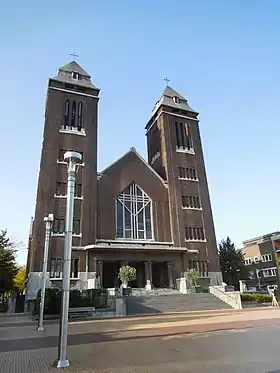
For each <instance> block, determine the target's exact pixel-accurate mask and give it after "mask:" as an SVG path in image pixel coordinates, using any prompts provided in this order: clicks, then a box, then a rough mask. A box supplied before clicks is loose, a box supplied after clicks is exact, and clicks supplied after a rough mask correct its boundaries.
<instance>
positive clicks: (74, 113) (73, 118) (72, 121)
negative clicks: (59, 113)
mask: <svg viewBox="0 0 280 373" xmlns="http://www.w3.org/2000/svg"><path fill="white" fill-rule="evenodd" d="M71 127H73V128H74V127H76V101H75V100H74V101H73V102H72V116H71Z"/></svg>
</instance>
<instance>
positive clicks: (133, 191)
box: [116, 183, 152, 240]
mask: <svg viewBox="0 0 280 373" xmlns="http://www.w3.org/2000/svg"><path fill="white" fill-rule="evenodd" d="M151 205H152V201H151V199H150V198H149V197H148V196H147V194H146V193H145V192H144V191H143V190H142V189H141V188H140V187H139V186H138V185H136V184H135V183H132V184H130V185H129V186H127V187H126V188H125V189H124V190H123V191H122V192H121V194H120V195H119V196H118V198H117V201H116V236H117V238H124V239H134V240H151V239H152V220H151Z"/></svg>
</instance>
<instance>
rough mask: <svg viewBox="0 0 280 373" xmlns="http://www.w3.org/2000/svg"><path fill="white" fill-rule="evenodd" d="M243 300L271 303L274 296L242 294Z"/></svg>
mask: <svg viewBox="0 0 280 373" xmlns="http://www.w3.org/2000/svg"><path fill="white" fill-rule="evenodd" d="M241 301H242V302H256V303H269V302H272V296H271V295H269V294H250V293H243V294H241Z"/></svg>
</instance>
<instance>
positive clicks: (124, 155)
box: [99, 147, 166, 185]
mask: <svg viewBox="0 0 280 373" xmlns="http://www.w3.org/2000/svg"><path fill="white" fill-rule="evenodd" d="M130 153H134V154H136V156H137V157H138V158H139V159H140V160H141V162H143V163H144V164H145V166H147V167H148V168H149V169H150V171H152V172H153V173H154V174H155V176H157V177H158V178H159V179H160V181H161V182H162V183H163V184H164V185H166V181H165V180H163V178H162V177H161V176H160V175H159V174H158V173H157V172H156V171H155V170H154V169H153V167H152V166H151V165H150V164H149V163H148V162H147V161H145V159H144V158H143V157H141V155H140V154H139V153H138V152H137V151H136V149H135V148H134V147H132V148H130V149H129V151H128V152H126V153H125V154H123V155H122V156H121V157H120V158H118V159H117V160H116V161H115V162H113V163H111V164H110V165H109V166H108V167H106V168H105V169H104V170H103V171H101V172H99V175H100V177H102V175H103V174H105V173H106V172H107V171H109V170H110V169H111V168H112V167H113V166H114V165H116V164H117V163H119V162H120V161H121V160H122V159H123V158H125V157H126V156H127V155H128V154H130Z"/></svg>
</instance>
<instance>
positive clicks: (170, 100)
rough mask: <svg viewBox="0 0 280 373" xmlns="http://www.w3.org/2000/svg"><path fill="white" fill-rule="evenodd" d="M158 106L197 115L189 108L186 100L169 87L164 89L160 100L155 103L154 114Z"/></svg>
mask: <svg viewBox="0 0 280 373" xmlns="http://www.w3.org/2000/svg"><path fill="white" fill-rule="evenodd" d="M160 105H165V106H170V107H173V108H176V109H181V110H186V111H190V112H192V113H195V114H198V113H197V112H196V111H195V110H193V109H192V108H191V107H190V106H189V104H188V100H187V99H186V98H185V97H184V96H182V95H181V94H180V93H178V92H177V91H175V89H173V88H172V87H170V86H169V85H167V86H166V87H165V90H164V91H163V93H162V95H161V97H160V99H159V100H158V101H157V103H156V105H155V107H154V110H153V111H154V112H155V111H156V110H157V109H158V107H159V106H160Z"/></svg>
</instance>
